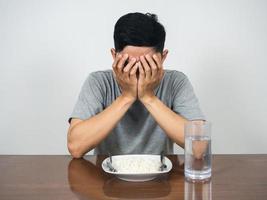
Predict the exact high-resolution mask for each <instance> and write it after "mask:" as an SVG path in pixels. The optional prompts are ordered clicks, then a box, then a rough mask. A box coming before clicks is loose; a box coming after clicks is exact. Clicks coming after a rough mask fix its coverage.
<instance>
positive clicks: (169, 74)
mask: <svg viewBox="0 0 267 200" xmlns="http://www.w3.org/2000/svg"><path fill="white" fill-rule="evenodd" d="M154 92H155V95H156V96H157V97H158V98H159V99H160V100H161V101H162V102H163V103H164V104H165V105H166V106H168V107H169V108H170V109H171V110H173V111H174V112H175V113H177V114H179V115H181V116H183V117H185V118H186V119H188V120H201V119H202V120H204V119H205V117H204V115H203V113H202V112H201V109H200V107H199V103H198V99H197V97H196V96H195V93H194V91H193V87H192V85H191V83H190V82H189V80H188V78H187V76H186V75H185V74H183V73H182V72H179V71H176V70H168V69H164V76H163V78H162V80H161V82H160V84H159V85H158V86H157V87H156V88H155V90H154ZM120 95H121V89H120V87H119V85H118V83H117V81H116V79H115V77H114V75H113V73H112V70H104V71H95V72H92V73H90V74H89V76H88V77H87V79H86V80H85V82H84V84H83V86H82V89H81V91H80V94H79V98H78V101H77V102H76V105H75V107H74V109H73V112H72V114H71V116H70V119H71V118H79V119H82V120H85V119H88V118H90V117H92V116H94V115H96V114H97V113H99V112H101V111H103V110H104V109H105V108H106V107H108V106H109V105H110V104H112V102H113V101H114V100H115V99H116V98H117V97H118V96H120ZM70 119H69V122H70ZM103 126H105V124H103ZM162 150H164V151H165V152H166V153H167V154H173V141H172V140H171V139H170V138H169V137H168V136H167V135H166V134H165V133H164V131H163V130H162V129H161V128H160V126H159V125H158V124H157V122H156V121H155V120H154V118H153V117H152V115H151V114H150V113H149V112H148V110H147V109H146V108H145V107H144V105H143V104H142V103H141V102H140V101H139V100H137V101H135V102H134V103H133V104H132V106H131V107H130V108H129V109H128V111H127V112H126V113H125V115H124V116H123V117H122V119H121V120H120V121H119V122H118V124H117V125H116V126H115V128H114V129H113V130H112V131H111V133H110V134H109V135H108V136H107V137H106V138H105V139H104V140H103V141H102V142H101V143H100V144H99V145H98V146H97V147H96V148H95V151H94V153H95V154H108V153H109V152H110V153H111V154H113V155H118V154H160V152H161V151H162Z"/></svg>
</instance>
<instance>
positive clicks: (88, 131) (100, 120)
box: [68, 96, 134, 157]
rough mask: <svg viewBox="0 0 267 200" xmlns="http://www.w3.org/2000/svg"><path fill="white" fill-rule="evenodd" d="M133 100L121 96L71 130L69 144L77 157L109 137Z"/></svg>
mask: <svg viewBox="0 0 267 200" xmlns="http://www.w3.org/2000/svg"><path fill="white" fill-rule="evenodd" d="M133 102H134V101H133V100H131V99H128V98H126V97H124V96H119V97H118V98H117V99H116V100H115V101H114V102H113V103H112V104H111V105H110V106H108V107H107V108H106V109H105V110H103V111H102V112H100V113H98V114H97V115H95V116H93V117H91V118H89V119H87V120H84V121H82V122H79V123H78V124H76V125H74V126H73V127H72V128H71V129H70V130H69V134H68V144H69V146H70V147H71V149H73V152H75V157H81V156H83V155H84V154H85V153H86V152H88V151H90V150H91V149H93V148H94V147H95V146H97V145H98V144H99V143H100V142H101V141H102V140H103V139H104V138H105V137H107V136H108V134H109V133H110V132H111V131H112V129H113V128H114V127H115V126H116V124H117V123H118V122H119V121H120V119H121V118H122V117H123V115H124V114H125V113H126V112H127V110H128V109H129V107H130V106H131V105H132V103H133Z"/></svg>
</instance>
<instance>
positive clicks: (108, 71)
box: [88, 69, 112, 79]
mask: <svg viewBox="0 0 267 200" xmlns="http://www.w3.org/2000/svg"><path fill="white" fill-rule="evenodd" d="M111 76H112V70H111V69H106V70H97V71H93V72H90V73H89V75H88V77H93V78H100V79H101V78H104V77H108V78H110V77H111Z"/></svg>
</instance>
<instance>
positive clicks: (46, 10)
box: [0, 0, 267, 154]
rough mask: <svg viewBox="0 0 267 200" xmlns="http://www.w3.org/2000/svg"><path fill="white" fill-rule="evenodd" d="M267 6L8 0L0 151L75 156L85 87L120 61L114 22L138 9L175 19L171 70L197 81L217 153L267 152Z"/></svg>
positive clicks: (1, 35)
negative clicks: (74, 126) (72, 140)
mask: <svg viewBox="0 0 267 200" xmlns="http://www.w3.org/2000/svg"><path fill="white" fill-rule="evenodd" d="M266 10H267V1H259V0H253V1H252V0H250V1H249V0H239V1H237V0H236V1H230V0H227V1H177V0H176V1H162V0H161V1H156V0H153V1H141V0H139V1H137V0H135V1H123V0H120V1H116V0H113V1H100V0H98V1H58V0H53V1H38V0H35V1H34V0H32V1H19V0H17V1H14V0H11V1H8V0H6V1H3V0H1V1H0V95H1V96H0V97H1V98H0V124H1V126H0V134H1V135H0V154H66V153H68V151H67V148H66V133H67V128H68V123H67V119H68V117H69V114H70V113H71V111H72V109H73V106H74V104H75V102H76V100H77V97H78V94H79V92H80V88H81V85H82V83H83V81H84V80H85V78H86V76H87V75H88V74H89V73H90V72H92V71H96V70H102V69H110V68H111V63H112V59H111V55H110V48H111V47H113V28H114V24H115V22H116V20H117V19H118V18H119V17H120V16H122V15H124V14H126V13H128V12H134V11H140V12H152V13H156V14H158V17H159V20H160V21H161V22H162V23H163V25H165V27H166V31H167V40H166V48H167V49H169V56H168V58H167V60H166V63H165V68H167V69H176V70H180V71H183V72H184V73H185V74H186V75H187V76H188V77H189V79H190V80H191V82H192V84H193V86H194V88H195V92H196V94H197V96H198V98H199V100H200V103H201V106H202V109H203V111H204V112H205V114H206V116H207V117H208V119H209V120H210V121H212V122H213V131H212V134H213V136H212V139H213V141H212V148H213V152H214V153H267V125H266V124H267V89H266V86H267V12H266ZM176 150H177V151H176V152H180V153H182V151H181V150H179V149H176Z"/></svg>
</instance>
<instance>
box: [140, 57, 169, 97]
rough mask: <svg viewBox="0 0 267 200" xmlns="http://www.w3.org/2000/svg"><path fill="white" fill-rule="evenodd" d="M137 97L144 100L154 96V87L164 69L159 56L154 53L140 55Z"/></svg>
mask: <svg viewBox="0 0 267 200" xmlns="http://www.w3.org/2000/svg"><path fill="white" fill-rule="evenodd" d="M140 62H141V63H140V64H139V79H138V86H137V87H138V99H139V100H140V101H141V102H145V101H147V100H149V99H151V98H153V97H154V96H155V94H154V89H155V88H156V87H157V86H158V84H159V83H160V81H161V79H162V77H163V74H164V71H163V67H162V63H161V60H160V58H159V57H158V56H157V55H156V54H154V55H153V56H152V57H151V56H150V55H149V54H147V55H145V56H141V57H140Z"/></svg>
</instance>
